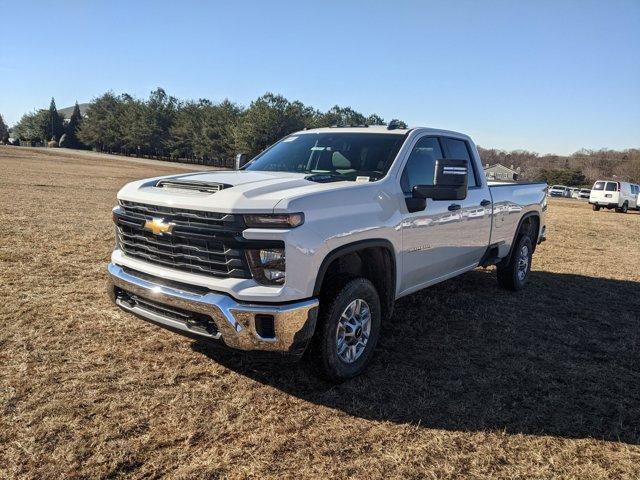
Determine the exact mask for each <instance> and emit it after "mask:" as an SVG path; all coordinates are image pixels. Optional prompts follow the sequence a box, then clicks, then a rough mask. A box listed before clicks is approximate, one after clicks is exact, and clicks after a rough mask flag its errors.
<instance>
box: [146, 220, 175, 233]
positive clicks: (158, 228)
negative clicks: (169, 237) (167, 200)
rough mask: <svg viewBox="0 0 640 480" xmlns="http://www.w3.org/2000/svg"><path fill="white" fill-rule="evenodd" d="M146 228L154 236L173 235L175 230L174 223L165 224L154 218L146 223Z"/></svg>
mask: <svg viewBox="0 0 640 480" xmlns="http://www.w3.org/2000/svg"><path fill="white" fill-rule="evenodd" d="M144 228H145V229H146V230H151V231H152V232H153V234H154V235H162V234H163V233H167V234H169V233H171V230H173V224H172V223H164V221H163V220H162V219H161V218H154V219H153V220H147V221H146V222H144Z"/></svg>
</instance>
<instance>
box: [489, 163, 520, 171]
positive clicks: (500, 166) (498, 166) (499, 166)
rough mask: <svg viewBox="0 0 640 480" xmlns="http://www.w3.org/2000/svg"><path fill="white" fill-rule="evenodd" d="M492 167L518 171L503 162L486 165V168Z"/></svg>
mask: <svg viewBox="0 0 640 480" xmlns="http://www.w3.org/2000/svg"><path fill="white" fill-rule="evenodd" d="M492 168H503V169H505V170H509V171H510V172H513V173H518V171H517V170H514V169H513V168H509V167H505V166H504V165H502V164H501V163H496V164H493V165H487V166H485V167H484V169H485V170H490V169H492Z"/></svg>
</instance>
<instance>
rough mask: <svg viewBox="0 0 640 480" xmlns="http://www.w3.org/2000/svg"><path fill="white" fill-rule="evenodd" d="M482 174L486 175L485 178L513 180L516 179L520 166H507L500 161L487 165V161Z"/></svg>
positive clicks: (500, 180) (499, 180)
mask: <svg viewBox="0 0 640 480" xmlns="http://www.w3.org/2000/svg"><path fill="white" fill-rule="evenodd" d="M484 175H485V177H487V180H493V181H498V182H513V181H516V180H518V176H519V175H520V167H518V168H516V169H514V168H513V165H511V168H508V167H505V166H504V165H502V164H500V163H496V164H495V165H489V164H488V163H487V164H486V165H485V167H484Z"/></svg>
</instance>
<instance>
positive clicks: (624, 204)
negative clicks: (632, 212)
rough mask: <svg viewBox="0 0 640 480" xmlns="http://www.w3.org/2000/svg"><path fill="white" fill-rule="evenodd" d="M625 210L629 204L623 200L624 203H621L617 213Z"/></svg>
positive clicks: (625, 211)
mask: <svg viewBox="0 0 640 480" xmlns="http://www.w3.org/2000/svg"><path fill="white" fill-rule="evenodd" d="M627 210H629V204H628V203H627V202H624V203H623V204H622V207H620V208H619V209H618V212H619V213H627Z"/></svg>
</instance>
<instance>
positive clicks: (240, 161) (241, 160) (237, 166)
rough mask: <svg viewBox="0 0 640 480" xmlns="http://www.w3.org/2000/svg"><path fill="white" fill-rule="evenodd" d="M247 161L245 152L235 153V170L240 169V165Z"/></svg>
mask: <svg viewBox="0 0 640 480" xmlns="http://www.w3.org/2000/svg"><path fill="white" fill-rule="evenodd" d="M248 161H249V158H248V157H247V154H246V153H239V154H237V155H236V163H235V170H240V169H241V168H242V167H244V166H245V165H246V164H247V162H248Z"/></svg>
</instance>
